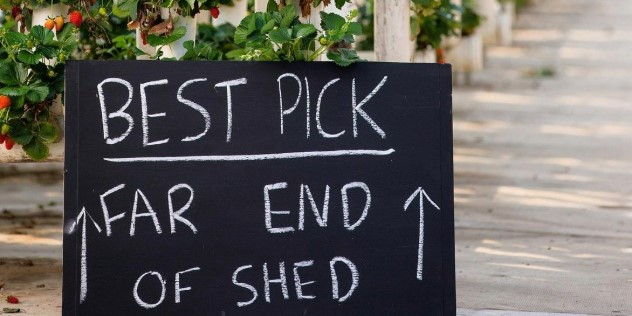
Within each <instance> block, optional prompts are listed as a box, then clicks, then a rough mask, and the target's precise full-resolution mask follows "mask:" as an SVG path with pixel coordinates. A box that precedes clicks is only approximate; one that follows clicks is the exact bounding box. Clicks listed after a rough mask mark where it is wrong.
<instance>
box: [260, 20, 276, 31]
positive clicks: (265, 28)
mask: <svg viewBox="0 0 632 316" xmlns="http://www.w3.org/2000/svg"><path fill="white" fill-rule="evenodd" d="M275 24H276V21H275V20H274V19H271V20H270V21H268V23H266V24H265V25H264V26H263V27H262V28H261V34H266V33H268V32H270V30H272V29H273V28H274V25H275Z"/></svg>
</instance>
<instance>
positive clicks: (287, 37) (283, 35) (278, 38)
mask: <svg viewBox="0 0 632 316" xmlns="http://www.w3.org/2000/svg"><path fill="white" fill-rule="evenodd" d="M268 36H270V40H271V41H273V42H275V43H277V44H285V43H289V42H290V41H292V31H291V30H290V29H287V28H278V29H274V30H272V31H270V33H269V34H268Z"/></svg>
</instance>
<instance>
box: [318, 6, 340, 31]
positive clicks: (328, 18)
mask: <svg viewBox="0 0 632 316" xmlns="http://www.w3.org/2000/svg"><path fill="white" fill-rule="evenodd" d="M344 24H345V18H343V17H341V16H339V15H337V14H335V13H327V12H324V11H321V12H320V26H321V27H322V28H323V30H334V31H339V30H340V29H341V28H342V26H343V25H344Z"/></svg>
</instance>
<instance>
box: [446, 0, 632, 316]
mask: <svg viewBox="0 0 632 316" xmlns="http://www.w3.org/2000/svg"><path fill="white" fill-rule="evenodd" d="M535 3H536V5H535V6H532V7H530V8H528V9H527V10H525V11H524V12H523V13H522V14H521V15H520V17H519V22H518V25H517V27H516V29H515V32H514V37H515V43H514V45H513V46H512V47H507V48H502V47H498V48H493V49H489V50H488V52H487V53H488V54H487V56H488V65H487V66H488V67H487V69H486V70H485V72H484V73H481V74H479V75H477V76H475V77H474V78H473V82H474V87H472V88H466V89H457V90H456V92H455V93H454V106H455V110H454V116H455V124H454V134H455V157H454V159H455V173H456V175H455V183H456V188H455V199H456V201H455V202H456V249H457V254H456V269H457V271H456V272H457V304H458V306H459V307H462V308H470V309H498V310H521V311H538V312H574V313H586V314H598V315H632V99H631V98H630V91H632V58H630V56H631V55H632V54H631V53H630V52H631V51H632V22H630V21H632V1H620V0H600V1H594V0H556V1H552V0H546V1H544V0H542V1H535ZM547 72H548V73H550V72H553V73H554V75H553V76H552V77H546V76H543V74H544V75H546V73H547Z"/></svg>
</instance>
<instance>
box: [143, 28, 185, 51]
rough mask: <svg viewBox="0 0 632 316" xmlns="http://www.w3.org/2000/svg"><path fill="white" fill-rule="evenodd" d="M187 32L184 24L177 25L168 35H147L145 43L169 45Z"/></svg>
mask: <svg viewBox="0 0 632 316" xmlns="http://www.w3.org/2000/svg"><path fill="white" fill-rule="evenodd" d="M186 33H187V28H186V27H184V26H178V27H177V28H176V29H175V30H174V31H173V33H171V35H169V36H159V35H154V34H151V35H147V43H149V45H151V46H164V45H169V44H171V43H173V42H175V41H177V40H179V39H181V38H182V37H183V36H184V35H185V34H186Z"/></svg>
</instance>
